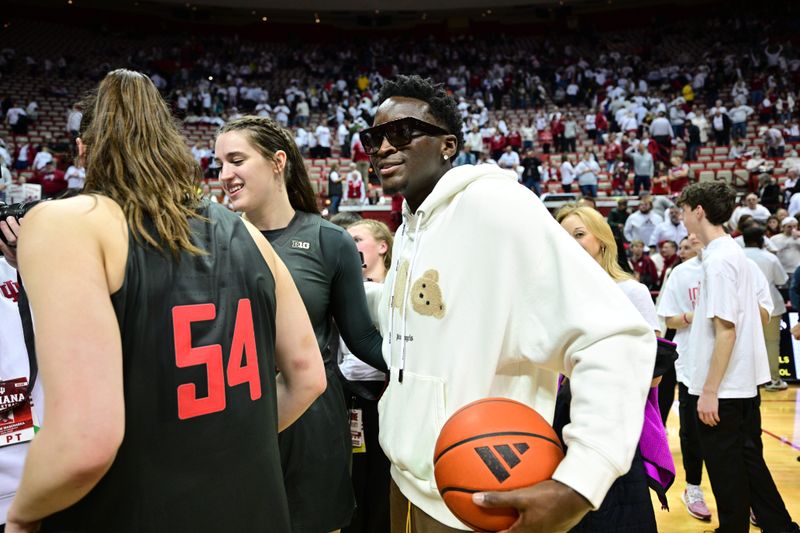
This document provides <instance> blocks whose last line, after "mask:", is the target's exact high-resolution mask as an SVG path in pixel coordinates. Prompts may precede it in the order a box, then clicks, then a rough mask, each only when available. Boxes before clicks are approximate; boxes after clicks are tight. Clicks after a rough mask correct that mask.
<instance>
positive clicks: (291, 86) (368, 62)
mask: <svg viewBox="0 0 800 533" xmlns="http://www.w3.org/2000/svg"><path fill="white" fill-rule="evenodd" d="M36 24H41V27H40V28H39V31H36V32H33V33H35V34H37V35H48V34H49V33H50V32H49V30H53V29H54V28H57V26H56V27H48V25H47V24H46V23H33V22H30V21H27V22H25V23H20V24H16V25H15V27H16V28H22V27H26V26H27V27H30V25H36ZM63 30H64V29H63V28H61V33H62V34H63V33H64V31H63ZM661 30H662V31H659V32H650V31H647V30H645V29H643V28H637V29H632V30H628V31H624V32H619V33H613V34H603V35H602V39H600V40H599V42H601V43H602V44H601V45H598V39H597V37H598V36H597V35H596V34H593V33H592V32H585V33H578V34H576V35H572V34H570V35H552V36H547V37H544V38H533V37H509V36H503V35H500V36H492V37H491V38H480V37H475V36H458V37H452V38H449V39H446V40H437V39H434V38H433V37H431V38H429V39H423V40H418V39H414V40H413V41H412V38H411V37H408V38H395V39H385V38H381V39H370V41H369V46H368V47H365V46H361V45H360V43H358V42H357V41H356V40H354V42H352V43H337V46H329V45H324V44H313V43H312V44H304V45H297V46H292V45H289V44H286V43H268V42H266V43H264V42H246V41H243V40H239V39H237V38H222V37H208V36H203V37H202V38H200V37H197V36H190V37H185V36H181V37H177V36H176V37H173V38H167V37H158V38H156V37H150V38H147V39H146V40H145V42H144V44H143V42H142V39H141V38H140V39H132V38H131V39H125V38H120V36H114V37H113V39H112V37H111V36H107V35H103V36H100V37H98V36H90V35H89V34H87V33H86V32H84V31H83V30H78V29H76V30H75V31H73V32H69V35H70V37H65V38H64V39H61V40H53V39H39V40H36V39H32V38H31V36H30V33H29V32H23V31H22V30H21V29H18V30H17V31H19V32H20V33H19V34H18V35H17V36H16V37H19V38H18V39H17V38H14V39H11V40H10V41H9V42H14V43H19V44H18V45H17V46H15V47H14V48H10V47H9V48H5V49H3V50H2V51H0V76H2V77H0V99H1V100H2V101H1V102H0V113H2V115H0V121H1V122H2V128H0V138H2V139H4V141H5V142H4V147H3V149H4V150H5V151H7V152H8V154H7V156H6V155H4V153H3V152H2V151H0V156H2V157H3V159H4V164H5V166H7V167H9V168H10V169H11V176H12V179H15V180H24V181H28V182H30V181H34V182H39V183H45V182H48V181H52V180H53V179H55V180H56V181H58V182H59V183H58V184H57V185H52V184H51V185H50V187H49V191H48V192H46V194H53V193H57V192H59V191H60V190H62V189H64V188H67V186H68V185H67V183H66V181H65V180H66V179H68V178H69V176H66V175H65V176H63V177H62V176H60V175H57V174H56V175H55V176H56V177H55V178H52V176H53V175H54V174H52V170H53V169H49V168H48V169H47V170H46V171H47V172H48V173H49V174H46V175H44V176H43V175H42V171H43V170H44V166H42V165H41V162H40V164H39V165H38V167H37V164H36V163H35V162H34V161H35V159H36V157H37V153H38V152H39V151H40V147H43V146H48V147H50V148H51V151H54V152H57V153H61V154H65V155H66V156H67V157H58V158H56V160H55V161H54V165H53V167H54V168H58V169H60V170H62V171H64V172H65V173H67V171H68V168H69V167H73V168H74V169H79V168H80V166H79V164H78V163H76V162H74V161H72V159H71V157H69V156H70V155H71V154H72V153H74V150H73V151H71V150H70V149H69V145H70V143H71V142H73V140H74V137H75V136H76V134H77V125H78V124H79V121H80V115H81V110H80V109H79V108H78V107H77V106H75V105H74V103H75V101H77V98H78V97H79V96H80V95H81V93H82V91H83V90H84V89H85V86H86V83H91V81H92V80H95V79H98V78H99V77H100V76H102V74H103V73H104V72H106V71H107V70H109V69H110V68H112V67H113V66H115V64H116V63H118V62H121V61H124V62H125V64H126V65H127V66H130V67H133V68H138V69H141V70H142V71H144V72H148V73H150V75H151V78H152V79H153V81H154V82H155V84H156V86H157V87H158V88H159V89H160V90H161V91H162V93H163V94H164V95H165V96H167V97H168V99H169V101H170V102H171V104H172V105H173V107H174V111H175V114H176V116H177V117H178V118H180V119H181V120H182V121H183V126H184V132H185V134H186V137H187V140H188V142H189V143H190V144H191V145H192V146H193V152H194V154H195V156H196V157H197V159H198V161H200V162H201V164H202V165H203V168H204V170H205V171H206V176H207V178H209V180H210V182H209V183H210V190H211V192H212V193H213V194H220V193H221V189H219V187H218V182H216V181H215V180H214V178H215V176H216V172H217V165H216V163H215V162H214V160H213V157H211V154H212V149H211V147H212V142H213V136H214V132H215V131H216V129H217V128H218V127H220V126H221V125H223V124H225V123H226V121H228V120H231V119H235V118H238V117H239V116H241V115H243V114H257V115H260V116H268V117H272V118H273V119H275V120H276V121H277V122H279V123H281V124H283V125H286V126H290V127H291V128H292V131H293V132H294V134H295V140H296V142H297V144H298V146H299V147H300V149H301V152H302V153H303V154H304V156H306V157H307V162H308V167H309V172H310V174H311V177H312V179H313V180H314V181H315V183H316V184H317V191H316V192H318V193H319V194H320V196H321V197H324V196H325V195H326V194H327V187H328V184H329V183H330V180H329V177H330V171H331V167H332V164H334V163H336V164H337V165H338V166H342V165H346V167H345V168H347V169H348V170H349V165H350V164H351V163H354V164H355V165H356V167H357V168H358V171H359V172H360V174H361V178H362V180H363V182H364V183H367V184H370V194H363V195H361V194H359V195H358V201H366V200H367V199H368V198H372V199H375V198H378V197H379V196H380V193H379V182H378V180H377V179H376V178H375V176H372V177H371V178H372V179H371V180H370V175H369V163H368V161H369V158H368V157H367V155H366V154H365V153H364V150H363V147H362V146H361V144H360V141H359V137H358V131H359V130H360V129H361V128H363V127H366V126H367V125H369V124H370V123H371V121H372V116H373V114H374V112H375V98H376V88H377V87H379V86H380V85H381V83H382V82H383V80H385V79H386V78H389V77H391V76H393V75H395V74H397V73H408V72H414V73H418V74H421V75H426V76H431V77H433V78H434V79H437V80H438V81H441V82H442V83H444V84H445V85H446V86H447V88H448V89H449V90H450V91H452V93H453V94H454V95H455V96H457V97H458V98H459V102H460V103H459V111H460V112H461V114H462V117H463V119H464V125H463V130H464V135H465V141H466V142H465V147H464V150H463V152H462V153H461V154H460V155H459V157H458V159H457V163H458V164H466V163H469V164H472V163H477V164H482V163H486V164H498V165H500V166H501V167H504V168H508V169H512V170H515V171H516V172H518V174H519V177H520V181H521V182H523V183H525V185H526V186H528V187H530V188H532V189H534V190H535V191H536V192H537V194H541V193H546V192H577V191H578V190H580V192H581V194H582V195H583V196H593V197H596V196H608V195H623V194H634V195H639V194H641V193H643V192H645V191H647V192H650V193H651V194H654V195H665V194H676V193H679V192H680V190H682V188H683V187H685V186H686V184H687V183H689V182H690V181H691V180H709V179H722V180H726V181H729V182H732V183H734V184H735V185H738V186H742V187H745V188H747V187H749V190H751V191H753V192H758V191H759V190H760V189H761V188H763V184H762V183H761V182H760V181H759V179H761V180H763V179H764V178H763V177H762V178H760V176H763V175H764V174H765V173H768V174H770V175H771V176H773V177H774V178H775V179H776V182H777V184H778V186H779V187H781V186H782V187H783V188H784V189H785V188H786V187H785V177H784V176H785V175H786V170H788V168H790V166H791V164H792V160H788V164H787V163H786V161H787V160H786V159H785V158H786V157H787V156H791V155H792V154H794V146H795V143H797V142H798V141H800V125H799V124H798V120H797V118H798V116H797V113H796V101H795V99H796V94H797V93H796V88H797V86H798V85H797V82H798V79H799V78H798V76H800V55H798V54H797V51H796V50H795V48H793V46H792V43H791V40H790V39H786V37H787V34H786V32H785V31H784V30H782V29H781V28H780V27H779V26H778V24H777V23H775V22H767V21H763V20H757V19H745V18H741V19H718V20H710V21H701V22H697V21H695V22H680V23H672V24H669V25H664V26H663V27H662V28H661ZM65 41H66V42H65ZM111 43H113V45H111ZM106 45H108V46H106ZM89 47H92V48H93V49H94V50H108V51H107V52H106V54H105V56H104V55H103V54H94V55H90V56H86V55H78V54H77V52H78V51H81V50H85V49H87V48H89ZM76 172H77V173H79V172H80V171H79V170H75V171H73V175H74V174H75V173H76ZM78 183H79V182H78V180H73V184H78ZM346 188H347V187H346Z"/></svg>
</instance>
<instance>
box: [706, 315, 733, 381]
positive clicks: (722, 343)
mask: <svg viewBox="0 0 800 533" xmlns="http://www.w3.org/2000/svg"><path fill="white" fill-rule="evenodd" d="M722 323H723V321H722V320H720V319H718V318H715V319H714V330H715V333H714V351H713V352H712V354H711V364H710V365H709V367H708V375H707V376H706V381H705V383H704V384H703V392H708V393H713V394H717V392H719V385H720V383H722V378H724V377H725V372H727V371H728V364H729V363H730V360H731V354H732V353H733V345H734V344H735V343H736V329H735V328H734V327H733V325H732V324H731V325H729V326H726V325H722Z"/></svg>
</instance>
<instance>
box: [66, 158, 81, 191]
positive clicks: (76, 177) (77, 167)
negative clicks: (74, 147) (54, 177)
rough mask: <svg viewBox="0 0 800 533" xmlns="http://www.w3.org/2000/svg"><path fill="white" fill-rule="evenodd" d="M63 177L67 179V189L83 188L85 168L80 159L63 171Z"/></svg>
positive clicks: (77, 189) (76, 189)
mask: <svg viewBox="0 0 800 533" xmlns="http://www.w3.org/2000/svg"><path fill="white" fill-rule="evenodd" d="M64 179H66V180H67V189H70V190H75V191H80V190H82V189H83V184H84V183H85V182H86V169H85V168H84V167H83V164H82V163H81V162H80V160H78V161H75V163H74V164H72V165H70V166H69V168H68V169H67V171H66V172H65V173H64Z"/></svg>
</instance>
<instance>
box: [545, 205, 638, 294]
mask: <svg viewBox="0 0 800 533" xmlns="http://www.w3.org/2000/svg"><path fill="white" fill-rule="evenodd" d="M572 215H575V216H576V217H578V218H580V219H581V222H583V223H584V224H585V225H586V229H587V230H588V231H589V233H591V234H592V235H593V236H594V238H595V239H597V240H598V241H599V242H600V260H599V261H598V262H599V263H600V266H601V267H603V270H605V271H606V273H608V275H609V276H611V279H613V280H614V281H625V280H628V279H633V276H631V275H630V274H628V273H627V272H625V271H624V270H622V267H620V266H619V263H618V262H617V253H618V250H617V242H616V241H615V240H614V234H613V233H612V232H611V226H609V225H608V222H606V219H604V218H603V215H601V214H600V213H598V212H597V211H596V210H595V209H592V208H591V207H588V206H578V205H575V204H567V205H565V206H564V207H562V208H561V209H559V210H558V213H556V220H557V221H558V223H559V224H561V222H562V221H563V220H564V219H565V218H567V217H569V216H572Z"/></svg>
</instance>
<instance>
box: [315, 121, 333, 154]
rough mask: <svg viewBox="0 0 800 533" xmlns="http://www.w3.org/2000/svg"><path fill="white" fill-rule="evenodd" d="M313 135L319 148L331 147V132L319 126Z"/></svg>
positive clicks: (325, 127)
mask: <svg viewBox="0 0 800 533" xmlns="http://www.w3.org/2000/svg"><path fill="white" fill-rule="evenodd" d="M314 134H315V135H316V136H317V142H318V143H319V145H320V146H322V147H325V148H330V147H331V130H330V128H328V127H327V126H322V125H319V126H317V129H316V130H315V131H314Z"/></svg>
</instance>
